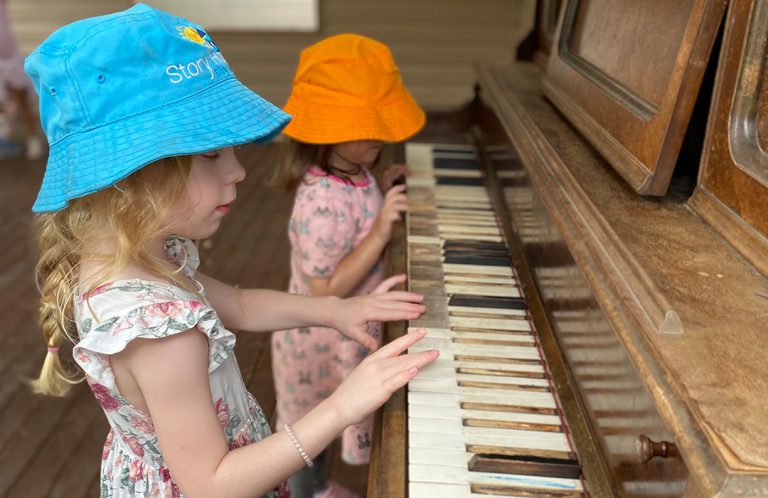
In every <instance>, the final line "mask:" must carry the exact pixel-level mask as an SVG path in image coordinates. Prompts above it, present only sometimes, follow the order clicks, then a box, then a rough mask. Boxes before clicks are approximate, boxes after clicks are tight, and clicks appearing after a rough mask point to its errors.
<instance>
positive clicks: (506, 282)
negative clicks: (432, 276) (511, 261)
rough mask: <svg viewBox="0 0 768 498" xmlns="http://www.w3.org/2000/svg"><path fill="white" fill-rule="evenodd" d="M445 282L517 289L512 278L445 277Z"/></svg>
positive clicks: (515, 280)
mask: <svg viewBox="0 0 768 498" xmlns="http://www.w3.org/2000/svg"><path fill="white" fill-rule="evenodd" d="M445 282H446V283H449V284H466V283H475V284H488V285H499V286H502V287H505V286H506V287H515V288H517V286H518V283H517V279H516V278H514V277H509V276H505V277H487V276H479V275H446V277H445Z"/></svg>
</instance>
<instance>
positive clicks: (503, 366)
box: [421, 357, 544, 374]
mask: <svg viewBox="0 0 768 498" xmlns="http://www.w3.org/2000/svg"><path fill="white" fill-rule="evenodd" d="M430 368H440V369H442V368H450V369H453V370H456V369H457V368H476V369H486V370H488V369H492V370H500V371H503V372H531V373H541V374H543V373H544V367H543V366H542V365H540V364H521V365H515V364H509V363H498V362H483V361H458V360H455V359H453V358H445V357H438V358H437V360H435V361H433V362H432V363H430V364H429V365H427V366H426V367H424V368H423V369H422V370H421V371H422V372H423V371H424V370H426V369H430Z"/></svg>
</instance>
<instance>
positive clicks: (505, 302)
mask: <svg viewBox="0 0 768 498" xmlns="http://www.w3.org/2000/svg"><path fill="white" fill-rule="evenodd" d="M448 306H464V307H468V308H496V309H505V310H524V309H525V299H523V298H522V297H496V296H470V295H467V294H454V295H452V296H451V298H450V299H449V300H448Z"/></svg>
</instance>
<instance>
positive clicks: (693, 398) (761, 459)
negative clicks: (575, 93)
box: [478, 63, 768, 489]
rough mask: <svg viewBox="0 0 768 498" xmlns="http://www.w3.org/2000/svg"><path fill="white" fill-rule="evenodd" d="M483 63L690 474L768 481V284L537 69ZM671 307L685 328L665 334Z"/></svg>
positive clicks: (724, 480) (492, 100)
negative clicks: (652, 192)
mask: <svg viewBox="0 0 768 498" xmlns="http://www.w3.org/2000/svg"><path fill="white" fill-rule="evenodd" d="M478 71H479V75H480V78H479V82H480V86H481V89H482V93H481V95H483V96H484V98H485V99H486V101H488V103H489V104H490V106H491V107H492V108H493V110H494V111H495V112H496V114H497V116H498V117H499V119H500V120H501V122H502V125H503V127H504V128H505V130H506V133H507V134H508V136H509V138H510V139H511V141H512V143H513V144H514V146H515V148H516V149H517V151H518V153H519V154H520V157H521V160H522V163H523V164H524V166H525V168H526V170H527V172H528V173H529V176H530V180H531V183H532V185H533V187H534V189H535V190H536V191H537V192H538V194H539V195H540V196H541V197H542V199H543V202H544V205H545V206H546V205H547V204H549V205H550V208H549V209H548V211H549V214H550V216H551V217H552V219H553V220H554V222H555V223H556V224H557V225H558V228H559V230H560V231H561V233H562V235H563V238H564V240H565V241H566V243H567V244H568V246H569V249H570V251H571V252H572V253H574V254H576V255H579V254H581V255H582V256H585V257H582V258H579V257H575V258H574V259H576V260H577V261H582V263H580V267H581V269H582V272H583V273H584V274H585V276H586V277H587V280H588V281H589V283H590V286H591V287H592V288H593V292H594V294H595V296H596V298H597V299H598V301H599V302H600V303H601V306H602V308H603V309H604V310H606V309H607V310H610V312H609V313H607V316H608V318H609V320H610V321H611V322H612V323H613V325H614V328H615V330H616V333H617V334H618V335H619V337H620V339H621V341H622V343H623V344H624V347H625V349H626V350H627V354H628V355H629V357H630V358H631V359H632V361H633V363H634V364H635V367H636V368H637V369H638V372H639V373H640V374H641V377H643V380H644V382H645V383H646V387H647V389H648V391H649V393H650V394H651V396H652V398H653V399H654V402H655V403H656V405H657V408H658V409H659V412H660V413H661V415H662V417H663V418H664V420H665V422H666V423H667V424H668V425H669V427H670V430H672V432H673V433H674V434H675V438H676V442H677V444H678V446H679V447H681V448H682V450H683V456H684V458H685V460H686V463H687V466H688V468H689V470H690V471H691V472H692V473H694V474H697V475H699V476H707V477H706V479H707V480H710V481H711V482H712V483H713V485H714V486H716V487H718V488H719V489H727V486H729V485H731V484H732V483H735V482H746V480H752V481H750V482H756V481H753V480H754V479H757V480H759V481H760V482H761V483H765V485H766V486H768V430H766V428H765V421H766V420H768V369H767V368H766V363H768V325H766V322H768V320H766V319H767V318H768V298H766V297H765V295H766V294H765V293H766V292H768V279H766V278H765V277H764V276H762V275H761V274H760V273H759V272H757V271H756V269H755V268H754V267H753V266H752V265H750V264H749V262H748V261H746V260H745V259H744V258H743V257H742V256H741V255H740V254H739V253H737V252H736V251H735V250H734V249H733V247H732V246H731V245H730V244H729V243H728V242H727V241H726V240H725V239H724V238H722V237H721V236H719V235H718V234H717V233H716V232H715V231H714V230H713V229H712V228H711V227H710V226H709V225H707V224H706V223H705V222H704V221H702V219H701V218H699V217H698V216H696V215H695V214H694V213H693V212H692V211H691V210H690V209H689V208H688V207H687V205H686V202H685V201H686V199H685V198H683V197H680V196H675V195H673V194H670V195H668V196H667V197H665V198H663V199H653V200H651V199H648V198H644V197H641V196H639V195H637V194H636V193H635V192H634V191H632V190H631V189H630V188H629V187H628V186H627V184H626V183H625V182H624V181H623V180H622V179H621V178H619V177H618V176H617V175H616V174H615V173H614V172H613V171H612V169H611V167H610V165H609V164H607V163H606V161H605V160H604V159H603V158H602V157H601V156H600V155H599V154H598V153H597V152H596V151H595V150H594V149H593V148H592V147H591V146H590V145H589V144H588V143H587V142H586V141H585V140H584V139H583V137H581V136H580V135H579V134H578V132H577V131H576V130H574V128H573V127H571V126H570V125H569V124H568V123H566V122H565V121H563V118H562V115H560V114H559V113H558V112H557V110H556V109H555V108H554V107H553V106H552V105H551V104H550V103H549V102H548V101H547V100H546V99H545V98H544V95H543V94H542V91H541V86H540V81H541V71H540V70H539V69H538V68H537V67H535V66H534V65H532V64H524V63H521V64H515V65H512V66H509V67H504V68H493V67H489V66H480V67H479V68H478ZM585 251H586V252H585ZM582 253H583V254H582ZM584 261H586V263H584ZM585 266H588V268H585ZM585 269H586V270H588V271H586V272H585V271H584V270H585ZM590 273H591V274H592V275H593V276H592V277H590V275H589V274H590ZM595 274H596V275H598V277H597V278H595V277H594V275H595ZM666 311H673V312H674V313H675V314H676V315H677V316H678V317H679V319H680V320H681V323H682V328H683V333H682V334H663V333H660V332H659V325H661V323H662V322H663V319H664V318H665V315H666ZM736 474H740V475H741V477H737V476H736ZM702 478H703V477H702ZM742 478H743V479H745V480H742Z"/></svg>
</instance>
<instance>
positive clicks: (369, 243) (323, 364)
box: [272, 34, 425, 498]
mask: <svg viewBox="0 0 768 498" xmlns="http://www.w3.org/2000/svg"><path fill="white" fill-rule="evenodd" d="M285 111H286V112H288V113H290V114H291V115H292V116H293V120H292V121H291V123H290V124H289V125H288V126H287V127H286V128H285V130H284V133H285V135H287V136H288V137H289V138H288V140H287V148H288V150H289V152H288V154H286V161H285V164H283V167H282V168H281V169H280V170H278V171H277V173H276V175H275V177H274V178H273V182H272V183H273V184H274V185H275V186H278V187H282V188H283V189H284V190H286V191H288V192H291V193H293V194H294V205H293V210H292V214H291V218H290V222H289V239H290V242H291V280H290V284H289V285H290V286H289V290H290V292H294V293H298V294H303V295H311V296H338V297H347V296H356V295H364V294H367V293H368V292H371V291H372V290H373V289H375V288H376V287H377V286H378V285H380V284H381V282H382V281H383V280H384V272H383V268H382V262H381V257H382V253H383V251H384V249H385V248H386V246H387V244H388V243H389V241H390V239H391V237H392V229H393V226H394V224H395V223H396V222H397V221H399V220H400V218H401V214H402V213H403V212H404V211H405V210H406V209H407V207H408V200H407V197H406V194H405V187H404V185H394V186H393V180H394V179H395V178H396V176H397V175H402V174H404V173H406V172H407V167H406V166H405V165H401V164H396V165H393V166H391V167H390V168H389V169H388V170H387V171H385V172H384V173H383V174H382V189H383V190H384V192H385V194H384V195H382V193H381V191H380V190H379V186H378V185H377V183H376V180H375V179H374V177H373V175H372V174H371V172H370V171H369V168H370V167H372V166H373V165H374V164H375V163H376V161H377V159H378V156H379V153H380V151H381V148H382V145H383V143H384V142H399V141H402V140H404V139H406V138H408V137H410V136H411V135H413V134H415V133H416V132H418V131H419V130H420V129H421V128H422V126H423V125H424V122H425V116H424V112H423V111H422V110H421V108H419V106H418V105H417V104H416V102H415V101H414V100H413V98H412V97H411V95H410V94H409V93H408V91H407V90H406V89H405V86H404V85H403V82H402V79H401V77H400V72H399V71H398V69H397V66H396V65H395V63H394V60H393V58H392V55H391V53H390V51H389V49H388V48H387V46H386V45H384V44H383V43H380V42H378V41H376V40H372V39H370V38H366V37H364V36H360V35H355V34H343V35H336V36H332V37H329V38H326V39H324V40H322V41H320V42H318V43H316V44H314V45H312V46H311V47H308V48H306V49H304V50H303V51H302V53H301V57H300V60H299V66H298V68H297V70H296V76H295V77H294V81H293V88H292V91H291V95H290V97H289V99H288V102H287V103H286V105H285ZM368 334H369V335H370V338H371V339H372V340H376V341H379V340H380V336H381V334H380V324H379V323H369V324H368ZM369 352H370V351H369V350H368V349H366V347H364V346H361V344H360V343H358V342H354V341H350V340H348V339H347V338H346V337H345V336H344V335H343V334H340V333H339V332H337V331H336V330H333V328H332V327H324V326H316V327H300V328H294V329H290V330H284V331H279V332H275V333H274V334H273V335H272V366H273V372H274V379H275V391H276V393H277V413H278V424H281V423H292V422H293V421H295V420H299V419H300V418H301V417H303V416H304V415H306V414H307V413H308V412H310V410H312V409H313V408H314V407H316V406H318V405H319V404H321V403H323V402H324V400H325V399H326V398H327V397H328V396H329V395H330V394H331V393H332V392H333V391H334V390H335V389H336V388H337V387H338V386H339V384H341V383H342V382H343V381H344V379H345V378H347V376H349V375H350V373H351V372H352V371H353V370H354V368H355V367H356V366H357V365H358V364H359V363H360V362H361V361H363V359H364V358H365V357H366V356H367V355H368V353H369ZM372 426H373V420H372V417H368V418H366V419H365V420H364V421H362V422H361V423H359V424H355V425H352V426H350V427H348V428H347V429H345V430H344V433H343V435H342V452H341V457H342V459H343V460H344V461H345V462H347V463H350V464H357V465H360V464H365V463H368V461H369V457H370V446H371V432H372ZM323 460H324V458H323V456H322V455H321V456H320V457H319V458H318V463H322V462H323ZM322 467H323V466H322V465H317V466H315V468H314V469H312V470H310V469H305V470H304V471H303V472H302V473H301V475H300V476H299V477H300V479H298V480H299V482H300V487H301V491H300V492H299V493H298V498H305V497H312V496H313V495H314V496H315V497H318V498H351V497H353V496H356V495H354V494H353V493H352V492H351V491H349V490H347V489H346V488H343V487H342V486H340V485H339V484H338V483H336V482H333V481H331V482H326V480H325V478H324V474H323V468H322Z"/></svg>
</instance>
